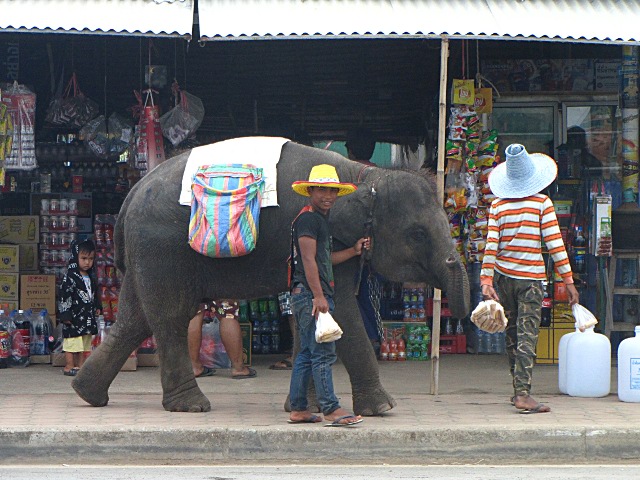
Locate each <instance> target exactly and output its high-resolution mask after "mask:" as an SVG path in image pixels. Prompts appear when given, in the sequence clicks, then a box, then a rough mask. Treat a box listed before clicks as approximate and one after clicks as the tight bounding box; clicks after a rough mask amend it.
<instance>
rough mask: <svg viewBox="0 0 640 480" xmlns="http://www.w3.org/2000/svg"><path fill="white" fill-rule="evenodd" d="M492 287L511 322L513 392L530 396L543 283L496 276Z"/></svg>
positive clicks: (508, 341)
mask: <svg viewBox="0 0 640 480" xmlns="http://www.w3.org/2000/svg"><path fill="white" fill-rule="evenodd" d="M493 285H494V288H495V290H496V293H497V294H498V296H499V297H500V303H501V304H502V306H503V307H504V311H505V314H506V316H507V319H508V320H509V322H508V324H507V330H506V347H507V357H508V358H509V366H510V367H511V376H512V377H513V392H514V394H515V395H529V392H530V391H531V378H532V376H533V364H534V363H535V360H536V345H537V344H538V331H539V329H540V311H541V308H542V296H543V292H542V282H540V281H537V280H519V279H516V278H511V277H506V276H504V275H500V274H499V273H497V272H496V273H495V274H494V278H493Z"/></svg>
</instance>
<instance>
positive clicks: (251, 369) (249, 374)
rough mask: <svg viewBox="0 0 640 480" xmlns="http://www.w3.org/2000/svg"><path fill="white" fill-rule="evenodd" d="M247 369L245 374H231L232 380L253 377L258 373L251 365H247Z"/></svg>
mask: <svg viewBox="0 0 640 480" xmlns="http://www.w3.org/2000/svg"><path fill="white" fill-rule="evenodd" d="M247 368H248V369H249V373H247V374H242V373H241V374H238V375H231V378H233V379H234V380H244V379H245V378H253V377H255V376H256V375H258V372H256V371H255V370H254V369H253V368H251V367H247Z"/></svg>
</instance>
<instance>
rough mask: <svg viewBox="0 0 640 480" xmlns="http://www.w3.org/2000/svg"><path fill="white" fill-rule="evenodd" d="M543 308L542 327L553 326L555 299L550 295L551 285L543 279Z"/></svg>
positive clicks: (541, 315)
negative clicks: (552, 313) (552, 316)
mask: <svg viewBox="0 0 640 480" xmlns="http://www.w3.org/2000/svg"><path fill="white" fill-rule="evenodd" d="M542 292H543V298H542V309H541V311H540V326H541V327H550V326H551V307H552V306H553V301H552V300H551V296H550V295H549V285H548V284H547V282H546V281H544V280H543V281H542Z"/></svg>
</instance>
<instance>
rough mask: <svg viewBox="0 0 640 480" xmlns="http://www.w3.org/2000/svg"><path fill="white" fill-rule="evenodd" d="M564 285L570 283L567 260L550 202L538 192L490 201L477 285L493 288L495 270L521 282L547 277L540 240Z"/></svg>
mask: <svg viewBox="0 0 640 480" xmlns="http://www.w3.org/2000/svg"><path fill="white" fill-rule="evenodd" d="M543 240H544V243H545V245H546V246H547V250H548V251H549V253H550V255H551V258H553V261H554V263H555V267H556V269H557V271H558V273H559V274H560V276H561V277H562V279H563V280H564V282H565V283H573V276H572V273H571V265H570V264H569V257H568V256H567V251H566V250H565V247H564V242H563V241H562V236H561V235H560V227H559V226H558V219H557V218H556V211H555V209H554V208H553V203H552V202H551V200H550V199H549V197H547V196H546V195H543V194H541V193H537V194H536V195H532V196H530V197H527V198H519V199H501V198H498V199H496V200H494V201H493V203H492V204H491V208H490V209H489V233H488V235H487V246H486V247H485V250H484V260H483V262H482V271H481V272H480V283H481V284H482V285H493V272H494V270H495V271H497V272H499V273H501V274H502V275H505V276H507V277H512V278H519V279H524V280H544V279H545V278H546V274H545V267H544V260H543V258H542V241H543Z"/></svg>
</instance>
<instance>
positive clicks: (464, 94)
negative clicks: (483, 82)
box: [451, 78, 475, 105]
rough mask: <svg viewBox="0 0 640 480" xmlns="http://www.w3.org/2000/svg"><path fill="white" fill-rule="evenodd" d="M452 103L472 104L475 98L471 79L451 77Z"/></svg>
mask: <svg viewBox="0 0 640 480" xmlns="http://www.w3.org/2000/svg"><path fill="white" fill-rule="evenodd" d="M451 98H452V100H451V101H452V103H455V104H457V105H473V103H474V100H475V87H474V85H473V80H466V79H465V80H462V79H455V78H454V79H453V85H452V95H451Z"/></svg>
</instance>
